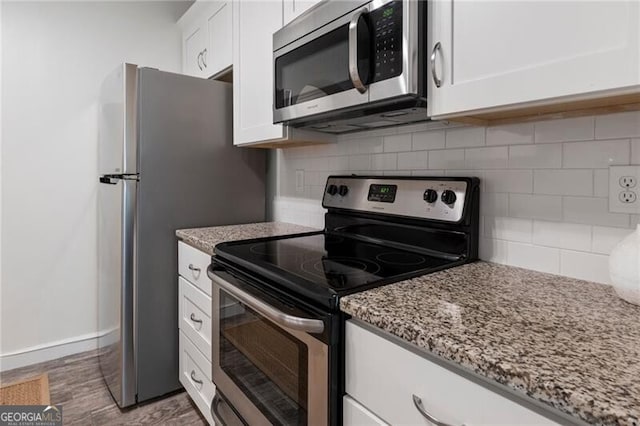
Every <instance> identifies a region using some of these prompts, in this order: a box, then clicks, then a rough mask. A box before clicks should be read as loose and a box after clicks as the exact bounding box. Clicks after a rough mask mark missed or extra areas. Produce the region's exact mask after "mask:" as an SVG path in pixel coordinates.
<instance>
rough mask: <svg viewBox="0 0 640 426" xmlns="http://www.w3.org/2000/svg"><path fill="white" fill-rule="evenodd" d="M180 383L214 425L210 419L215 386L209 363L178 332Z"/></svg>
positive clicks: (187, 339)
mask: <svg viewBox="0 0 640 426" xmlns="http://www.w3.org/2000/svg"><path fill="white" fill-rule="evenodd" d="M180 383H182V386H184V389H185V390H186V391H187V393H188V394H189V396H190V397H191V399H192V400H193V402H194V403H195V404H196V406H197V407H198V409H199V410H200V412H201V413H202V415H203V416H204V418H205V419H207V421H208V422H209V424H211V425H213V424H215V423H214V422H213V418H212V417H211V401H212V400H213V396H214V395H215V393H216V386H215V385H214V384H213V381H212V380H211V361H209V360H208V359H206V358H205V357H204V355H203V354H202V352H200V351H199V350H198V348H196V347H195V345H194V344H193V343H192V342H191V340H189V338H188V337H187V336H186V335H185V334H184V333H183V332H182V331H180Z"/></svg>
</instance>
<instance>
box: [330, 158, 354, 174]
mask: <svg viewBox="0 0 640 426" xmlns="http://www.w3.org/2000/svg"><path fill="white" fill-rule="evenodd" d="M329 170H330V171H332V172H346V171H348V170H349V157H333V158H331V159H330V160H329Z"/></svg>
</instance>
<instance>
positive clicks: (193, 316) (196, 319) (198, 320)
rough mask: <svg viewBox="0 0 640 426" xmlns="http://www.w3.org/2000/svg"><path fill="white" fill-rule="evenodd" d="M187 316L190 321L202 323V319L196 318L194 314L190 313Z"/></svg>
mask: <svg viewBox="0 0 640 426" xmlns="http://www.w3.org/2000/svg"><path fill="white" fill-rule="evenodd" d="M189 318H191V321H193V322H195V323H198V324H202V320H201V319H198V318H196V314H191V316H190V317H189Z"/></svg>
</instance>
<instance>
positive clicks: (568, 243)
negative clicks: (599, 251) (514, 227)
mask: <svg viewBox="0 0 640 426" xmlns="http://www.w3.org/2000/svg"><path fill="white" fill-rule="evenodd" d="M533 244H535V245H539V246H548V247H556V248H565V249H571V250H583V251H589V250H590V249H591V226H589V225H578V224H574V223H563V222H546V221H541V220H536V221H534V222H533Z"/></svg>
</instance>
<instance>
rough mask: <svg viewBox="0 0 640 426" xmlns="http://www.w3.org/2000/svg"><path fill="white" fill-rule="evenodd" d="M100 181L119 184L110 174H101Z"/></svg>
mask: <svg viewBox="0 0 640 426" xmlns="http://www.w3.org/2000/svg"><path fill="white" fill-rule="evenodd" d="M100 183H106V184H107V185H117V184H118V182H114V181H113V180H111V177H109V176H100Z"/></svg>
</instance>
